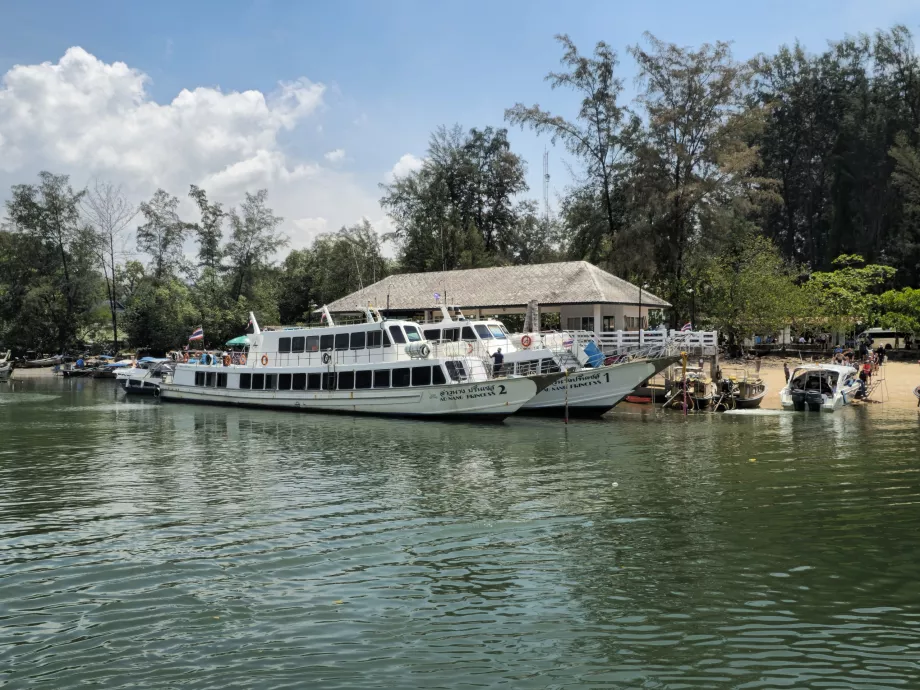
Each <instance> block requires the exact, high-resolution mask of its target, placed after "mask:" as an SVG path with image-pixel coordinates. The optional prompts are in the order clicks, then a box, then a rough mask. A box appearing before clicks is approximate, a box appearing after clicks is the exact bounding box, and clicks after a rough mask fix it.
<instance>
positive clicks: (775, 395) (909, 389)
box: [12, 357, 920, 410]
mask: <svg viewBox="0 0 920 690" xmlns="http://www.w3.org/2000/svg"><path fill="white" fill-rule="evenodd" d="M783 362H789V367H790V368H793V367H795V365H796V364H799V363H800V362H801V360H799V359H798V358H797V357H788V358H785V359H784V358H781V357H764V358H763V359H762V360H761V363H760V376H761V377H762V378H763V380H764V381H765V382H766V384H767V387H768V389H767V397H766V398H764V401H763V403H761V405H760V406H761V407H762V408H764V409H772V410H778V409H780V404H779V391H780V389H781V388H782V387H783V386H784V385H785V381H784V380H783ZM722 368H723V370H724V371H725V372H726V373H728V372H732V373H735V372H740V371H741V370H742V369H743V368H744V366H743V365H741V364H736V363H733V362H725V363H724V364H723V365H722ZM747 370H748V372H749V373H750V374H753V373H754V371H755V367H754V364H753V363H749V364H748V366H747ZM707 371H708V365H707ZM47 376H53V373H52V371H51V369H50V368H47V369H14V370H13V374H12V378H13V380H16V379H19V380H21V379H27V378H40V377H47ZM882 377H883V382H882V384H881V385H880V386H878V387H877V388H876V389H875V390H874V391H873V393H872V396H871V397H870V400H871V401H873V402H875V403H884V404H885V405H887V406H889V407H894V408H898V409H904V410H907V409H910V410H913V409H917V398H916V397H915V396H914V389H915V388H916V387H917V386H920V363H917V362H887V363H885V364H884V365H882Z"/></svg>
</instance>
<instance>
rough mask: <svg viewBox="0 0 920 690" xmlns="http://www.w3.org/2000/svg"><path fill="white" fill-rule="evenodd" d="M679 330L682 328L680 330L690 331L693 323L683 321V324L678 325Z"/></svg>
mask: <svg viewBox="0 0 920 690" xmlns="http://www.w3.org/2000/svg"><path fill="white" fill-rule="evenodd" d="M680 330H682V331H692V330H693V324H691V323H690V322H689V321H688V322H687V323H685V324H684V325H683V326H681V327H680Z"/></svg>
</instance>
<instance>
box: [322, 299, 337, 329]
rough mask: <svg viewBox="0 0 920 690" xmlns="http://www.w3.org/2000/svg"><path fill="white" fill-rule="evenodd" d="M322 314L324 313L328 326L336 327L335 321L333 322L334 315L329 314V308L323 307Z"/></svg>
mask: <svg viewBox="0 0 920 690" xmlns="http://www.w3.org/2000/svg"><path fill="white" fill-rule="evenodd" d="M322 312H323V316H322V318H323V319H325V321H326V325H327V326H335V321H333V320H332V314H330V313H329V307H327V306H326V305H325V304H324V305H323V309H322Z"/></svg>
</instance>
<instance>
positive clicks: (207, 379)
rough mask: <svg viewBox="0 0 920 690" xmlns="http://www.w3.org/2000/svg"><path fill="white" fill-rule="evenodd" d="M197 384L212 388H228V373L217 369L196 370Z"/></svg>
mask: <svg viewBox="0 0 920 690" xmlns="http://www.w3.org/2000/svg"><path fill="white" fill-rule="evenodd" d="M195 385H196V386H211V387H212V388H214V387H217V388H226V387H227V375H226V374H223V373H220V372H215V371H196V372H195Z"/></svg>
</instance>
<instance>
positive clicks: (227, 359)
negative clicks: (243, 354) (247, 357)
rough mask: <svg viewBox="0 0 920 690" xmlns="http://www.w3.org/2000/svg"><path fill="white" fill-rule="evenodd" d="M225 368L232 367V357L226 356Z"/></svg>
mask: <svg viewBox="0 0 920 690" xmlns="http://www.w3.org/2000/svg"><path fill="white" fill-rule="evenodd" d="M224 366H225V367H229V366H230V355H224Z"/></svg>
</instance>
